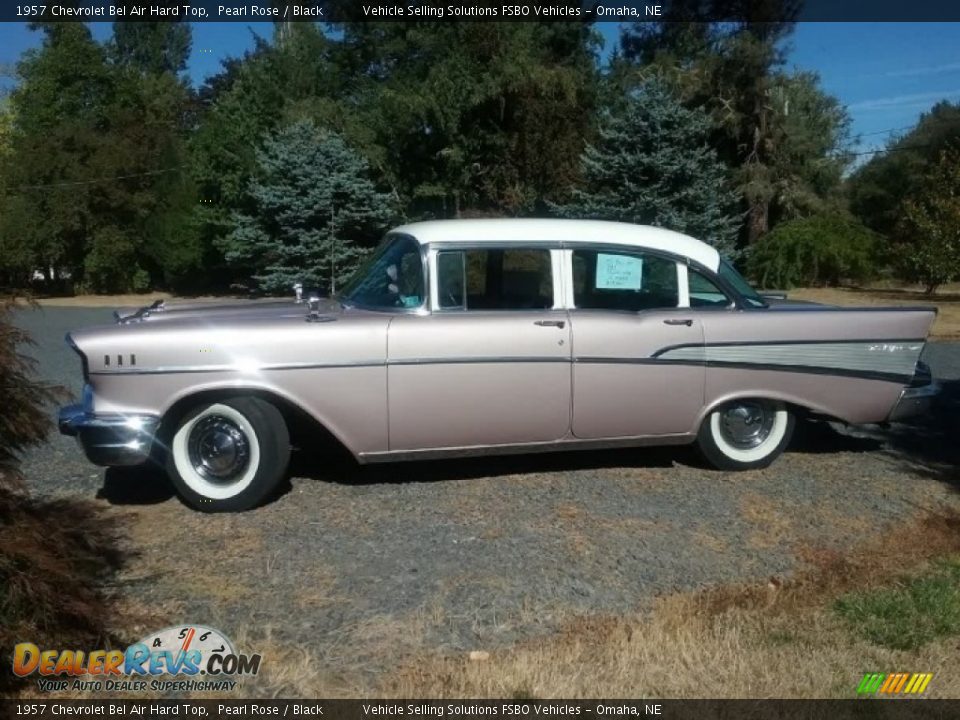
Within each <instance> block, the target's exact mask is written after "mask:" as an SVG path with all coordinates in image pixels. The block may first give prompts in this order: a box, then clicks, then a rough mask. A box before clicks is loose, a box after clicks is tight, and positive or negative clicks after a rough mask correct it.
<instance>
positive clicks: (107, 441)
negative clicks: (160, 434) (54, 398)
mask: <svg viewBox="0 0 960 720" xmlns="http://www.w3.org/2000/svg"><path fill="white" fill-rule="evenodd" d="M57 425H58V427H59V428H60V432H61V433H62V434H64V435H70V436H73V437H76V438H77V441H78V442H79V443H80V447H82V448H83V452H84V453H85V454H86V456H87V459H88V460H90V462H92V463H94V464H95V465H108V466H114V465H139V464H140V463H142V462H144V461H145V460H146V459H147V458H148V457H150V450H151V449H152V448H153V438H154V435H155V433H156V431H157V427H159V425H160V418H158V417H156V416H155V415H120V414H115V413H92V412H87V411H86V410H85V409H84V406H83V405H81V404H78V405H68V406H67V407H64V408H61V409H60V416H59V419H58V422H57Z"/></svg>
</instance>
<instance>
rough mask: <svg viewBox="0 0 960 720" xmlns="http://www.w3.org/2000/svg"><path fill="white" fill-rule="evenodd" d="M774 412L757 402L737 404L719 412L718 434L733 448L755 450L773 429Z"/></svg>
mask: <svg viewBox="0 0 960 720" xmlns="http://www.w3.org/2000/svg"><path fill="white" fill-rule="evenodd" d="M774 416H775V412H774V410H773V409H772V408H770V407H769V406H767V405H764V404H762V403H759V402H749V401H744V402H738V403H736V404H734V405H728V406H727V407H726V408H724V409H723V410H722V411H721V412H720V434H721V435H723V439H724V440H726V441H727V442H728V443H730V444H731V445H733V446H734V447H735V448H739V449H742V450H746V449H749V448H755V447H757V446H758V445H760V444H761V443H763V441H764V440H766V439H767V438H768V437H770V431H771V430H772V429H773V420H774Z"/></svg>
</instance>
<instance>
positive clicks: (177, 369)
mask: <svg viewBox="0 0 960 720" xmlns="http://www.w3.org/2000/svg"><path fill="white" fill-rule="evenodd" d="M554 362H564V363H568V362H570V358H568V357H559V356H551V355H547V356H520V357H502V356H500V357H454V358H436V357H427V358H408V359H403V360H389V361H388V360H358V361H356V362H341V363H283V364H278V365H263V366H259V367H250V366H246V365H244V366H238V365H171V366H167V367H157V368H136V369H133V368H130V369H119V370H113V371H110V372H102V371H97V372H92V373H90V374H91V375H163V374H177V373H215V372H251V371H253V372H263V371H274V370H314V369H321V368H359V367H383V366H387V365H464V364H483V363H554Z"/></svg>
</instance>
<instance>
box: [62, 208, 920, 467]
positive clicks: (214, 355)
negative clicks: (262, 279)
mask: <svg viewBox="0 0 960 720" xmlns="http://www.w3.org/2000/svg"><path fill="white" fill-rule="evenodd" d="M398 247H400V248H402V249H403V253H402V254H397V253H398V251H397V250H396V248H398ZM385 248H386V249H385V250H383V249H382V250H381V251H380V254H379V255H378V257H380V258H381V259H382V258H388V259H389V258H390V257H392V256H389V253H391V252H393V253H395V254H397V257H398V258H400V260H399V261H398V262H395V263H392V264H386V265H384V262H386V261H383V262H381V261H380V260H375V261H374V262H373V264H372V265H371V266H370V267H371V268H373V270H371V271H370V272H371V273H372V274H371V275H370V276H368V277H367V278H366V279H363V278H361V279H360V280H359V281H357V282H356V283H354V285H353V288H354V289H353V290H352V292H353V295H350V293H349V292H348V293H345V295H344V296H343V297H340V298H339V301H338V300H335V299H323V300H317V299H313V300H311V301H309V302H306V301H302V300H301V301H299V302H298V301H294V300H290V301H271V302H260V301H247V302H240V303H237V304H233V305H226V306H224V305H216V304H194V305H190V304H172V303H162V304H157V305H155V306H153V307H151V308H142V309H140V310H139V311H137V312H136V313H132V314H128V315H124V314H123V313H118V322H117V323H116V324H114V325H110V326H105V327H93V328H87V329H83V330H78V331H75V332H72V333H71V334H70V335H69V336H68V341H69V342H70V343H71V345H72V346H73V347H74V348H75V349H76V350H77V352H79V353H80V354H81V355H82V357H83V359H84V373H85V377H86V389H85V393H84V400H83V403H82V404H80V405H78V406H71V407H69V408H65V409H64V410H63V411H62V413H61V423H60V425H61V430H62V431H63V432H65V433H68V434H74V435H78V436H79V438H80V440H81V444H82V445H83V446H84V448H85V450H86V452H87V455H88V456H89V458H90V459H91V460H92V461H93V462H95V463H99V464H104V465H128V464H136V463H138V462H142V461H143V460H145V459H146V458H147V457H148V456H149V455H150V453H151V449H152V448H153V446H154V444H155V442H154V440H155V438H156V437H158V436H161V435H162V434H163V429H164V425H165V423H167V422H168V419H169V418H174V417H179V416H180V415H181V413H182V410H183V409H184V408H186V407H188V406H191V405H194V404H196V403H198V402H206V401H210V400H211V399H216V398H217V397H220V396H225V395H230V396H236V395H237V394H238V393H241V394H242V393H251V394H255V395H256V396H258V397H261V398H265V399H266V400H268V401H269V402H272V403H274V404H275V405H277V406H278V407H281V408H283V409H285V411H287V410H289V411H294V412H297V413H299V414H301V415H303V416H306V417H308V418H310V419H311V420H312V421H313V422H315V423H316V424H317V425H319V426H322V428H324V429H325V430H326V431H328V432H329V433H330V434H332V435H333V436H334V437H335V438H336V439H337V440H339V442H340V443H342V444H343V446H344V447H346V448H347V449H348V450H349V451H350V452H351V453H352V454H353V455H354V456H355V457H356V459H357V460H358V461H359V462H361V463H363V462H372V461H382V460H395V459H410V458H418V457H427V456H431V457H432V456H442V455H457V454H476V453H486V452H534V451H540V450H556V449H575V448H580V447H591V446H598V445H599V446H614V445H640V444H677V443H689V442H693V441H694V440H696V439H697V437H698V433H699V432H701V429H702V428H703V427H704V423H705V422H707V420H708V418H709V417H710V415H711V413H712V412H714V411H716V410H717V408H721V407H726V406H731V405H730V404H731V403H733V404H734V405H736V401H737V400H738V399H751V398H753V399H762V400H763V401H765V402H768V403H774V404H775V405H769V406H768V407H770V408H773V407H784V408H790V409H791V410H793V411H796V412H803V413H810V414H814V415H818V416H824V417H828V418H834V419H838V420H841V421H844V422H848V423H873V422H883V421H887V420H891V419H897V418H899V417H904V416H907V415H909V414H914V413H917V412H922V411H923V410H924V409H925V408H926V406H927V405H928V403H929V402H930V398H931V397H932V396H933V394H934V393H935V392H936V385H935V384H934V383H933V382H932V380H931V379H930V377H929V373H928V372H927V371H926V370H925V368H924V366H923V365H922V363H920V362H919V358H920V354H921V351H922V350H923V347H924V343H925V340H926V337H927V334H928V331H929V329H930V326H931V323H932V321H933V319H934V315H935V311H934V310H933V309H931V308H926V307H922V308H875V307H871V308H837V307H827V306H820V305H813V304H803V303H790V302H779V303H778V302H775V301H770V302H766V301H765V300H764V299H763V298H760V297H759V296H757V295H756V293H754V292H753V291H752V290H751V289H750V288H749V286H747V285H746V283H745V282H743V280H742V278H740V277H739V276H738V275H736V273H735V271H733V270H732V268H730V266H729V265H727V264H726V263H725V262H724V261H723V260H722V259H721V258H720V256H719V255H718V253H717V252H716V250H714V249H713V248H711V247H710V246H708V245H706V244H704V243H701V242H699V241H697V240H694V239H693V238H690V237H687V236H684V235H680V234H678V233H674V232H670V231H668V230H663V229H659V228H652V227H643V226H633V225H627V224H621V223H608V222H596V221H572V220H464V221H436V222H425V223H417V224H412V225H408V226H403V227H400V228H396V229H395V230H393V231H391V232H390V233H389V234H388V235H387V240H386V245H385ZM377 262H381V266H383V267H386V268H387V272H386V273H385V274H384V273H382V272H381V270H380V269H379V268H378V266H377ZM497 263H499V265H498V264H497ZM398 267H400V271H399V272H400V274H401V275H405V277H401V278H400V279H399V280H397V279H396V276H397V274H398V270H397V268H398ZM363 272H364V271H361V273H360V275H361V276H362V275H363ZM381 275H383V277H380V276H381ZM418 275H419V280H418V277H417V276H418ZM458 276H459V277H458ZM398 283H399V284H400V285H403V284H404V283H405V284H406V285H407V287H399V286H398ZM418 283H419V284H418ZM491 287H494V289H495V291H496V292H494V291H491V290H490V288H491ZM356 288H360V290H357V289H356ZM348 290H349V288H348ZM378 293H379V294H378ZM356 298H360V299H361V300H363V299H370V298H373V299H374V300H376V302H361V301H357V300H356ZM741 414H742V413H741ZM721 419H722V418H721ZM732 419H733V420H736V418H735V417H733V418H732ZM747 419H748V420H749V418H747ZM754 422H759V420H756V419H755V420H754Z"/></svg>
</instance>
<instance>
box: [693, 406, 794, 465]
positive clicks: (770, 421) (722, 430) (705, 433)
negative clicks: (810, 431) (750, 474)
mask: <svg viewBox="0 0 960 720" xmlns="http://www.w3.org/2000/svg"><path fill="white" fill-rule="evenodd" d="M794 424H795V419H794V416H793V414H792V413H791V412H790V411H789V410H787V408H786V406H784V404H783V403H780V402H774V401H772V400H753V399H751V400H747V399H744V400H733V401H731V402H728V403H724V404H723V405H721V406H720V407H718V408H716V409H715V410H713V411H712V412H711V413H710V414H709V415H707V417H706V418H705V419H704V421H703V424H702V425H701V426H700V432H699V433H698V435H697V446H698V448H699V450H700V453H701V454H702V455H703V456H704V458H706V460H707V461H708V462H709V463H710V464H711V465H713V466H714V467H715V468H717V469H718V470H753V469H755V468H764V467H767V466H768V465H769V464H770V463H772V462H773V461H774V460H775V459H776V458H777V457H778V456H779V455H780V453H782V452H783V450H784V448H786V447H787V444H788V443H789V442H790V437H791V436H792V435H793V427H794Z"/></svg>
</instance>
